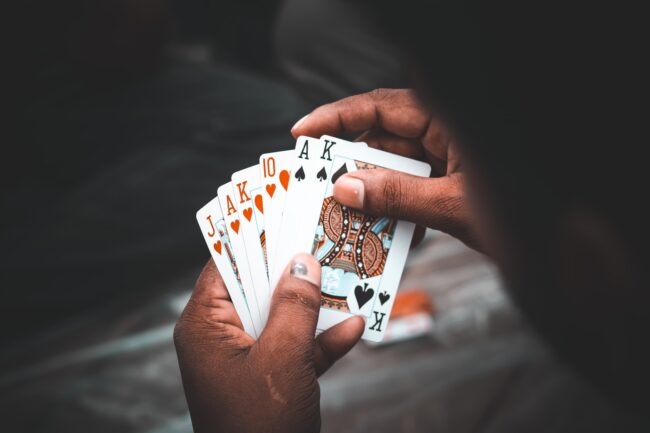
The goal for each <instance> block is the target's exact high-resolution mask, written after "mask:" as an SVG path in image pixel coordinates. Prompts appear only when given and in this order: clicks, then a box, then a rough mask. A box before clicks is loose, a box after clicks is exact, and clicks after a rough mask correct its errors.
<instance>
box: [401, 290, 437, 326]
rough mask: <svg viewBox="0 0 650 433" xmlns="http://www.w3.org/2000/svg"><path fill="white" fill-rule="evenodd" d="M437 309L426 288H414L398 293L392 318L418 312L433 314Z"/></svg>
mask: <svg viewBox="0 0 650 433" xmlns="http://www.w3.org/2000/svg"><path fill="white" fill-rule="evenodd" d="M434 311H435V308H434V305H433V301H432V300H431V296H429V293H428V292H427V291H426V290H423V289H414V290H406V291H400V292H398V293H397V297H396V298H395V303H394V304H393V312H392V314H391V320H393V319H396V318H398V317H404V316H410V315H412V314H418V313H428V314H433V313H434Z"/></svg>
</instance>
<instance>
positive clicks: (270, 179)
mask: <svg viewBox="0 0 650 433" xmlns="http://www.w3.org/2000/svg"><path fill="white" fill-rule="evenodd" d="M293 161H294V152H293V150H283V151H281V152H272V153H265V154H263V155H262V156H260V165H259V167H260V170H259V171H260V181H261V185H260V186H261V187H262V188H263V189H262V196H263V200H264V232H265V247H266V248H265V250H266V262H267V268H268V269H269V270H271V269H273V265H274V259H275V251H276V249H277V245H278V237H279V234H280V223H281V222H282V214H283V210H284V203H285V199H286V196H287V191H288V190H289V182H290V180H291V166H292V164H293Z"/></svg>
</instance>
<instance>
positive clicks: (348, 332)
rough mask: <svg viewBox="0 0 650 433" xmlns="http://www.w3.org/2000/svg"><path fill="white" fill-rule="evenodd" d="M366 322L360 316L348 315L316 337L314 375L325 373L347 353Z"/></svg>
mask: <svg viewBox="0 0 650 433" xmlns="http://www.w3.org/2000/svg"><path fill="white" fill-rule="evenodd" d="M365 327H366V322H365V320H364V319H363V317H361V316H355V317H350V318H349V319H346V320H345V321H343V322H341V323H339V324H338V325H336V326H334V327H332V328H330V329H328V330H327V331H325V332H323V333H322V334H320V335H319V336H318V338H316V347H315V349H314V366H315V368H316V375H317V376H320V375H321V374H323V373H325V372H326V371H327V370H328V369H329V368H330V367H331V366H332V365H333V364H334V363H335V362H336V361H338V360H339V359H340V358H341V357H343V355H345V354H346V353H348V352H349V351H350V349H352V348H353V347H354V345H355V344H357V342H358V341H359V339H360V338H361V336H362V335H363V331H364V329H365Z"/></svg>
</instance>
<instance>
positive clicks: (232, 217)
mask: <svg viewBox="0 0 650 433" xmlns="http://www.w3.org/2000/svg"><path fill="white" fill-rule="evenodd" d="M217 194H218V195H217V198H218V199H219V205H220V206H221V213H222V215H223V218H224V220H225V222H226V231H227V232H228V237H229V239H230V245H231V247H232V251H233V253H234V255H235V262H236V263H237V270H238V271H239V278H240V280H241V284H242V288H243V290H244V294H245V295H246V301H247V302H248V309H249V311H250V314H251V320H252V321H253V326H254V327H255V329H256V330H258V334H261V330H262V329H263V328H264V326H263V325H262V323H263V322H262V317H261V315H260V310H259V306H258V303H257V296H256V292H255V286H254V285H253V280H252V277H251V273H250V269H249V267H248V257H247V255H246V246H245V245H244V239H243V236H242V230H241V224H242V222H241V218H240V214H239V212H238V210H237V209H238V208H237V205H236V203H237V198H236V196H235V194H234V191H233V187H232V183H231V182H228V183H226V184H224V185H221V186H220V187H219V189H218V190H217Z"/></svg>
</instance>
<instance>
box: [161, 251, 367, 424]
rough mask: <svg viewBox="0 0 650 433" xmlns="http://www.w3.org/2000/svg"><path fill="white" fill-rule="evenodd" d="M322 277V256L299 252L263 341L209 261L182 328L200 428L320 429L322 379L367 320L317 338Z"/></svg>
mask: <svg viewBox="0 0 650 433" xmlns="http://www.w3.org/2000/svg"><path fill="white" fill-rule="evenodd" d="M319 282H320V264H319V263H318V261H316V259H314V258H313V257H312V256H310V255H308V254H299V255H298V256H296V257H295V258H294V260H293V262H292V264H291V265H290V266H289V267H288V268H287V269H286V270H285V272H284V274H283V276H282V278H281V279H280V282H279V283H278V286H277V288H276V290H275V292H274V294H273V299H272V302H271V311H270V315H269V320H268V323H267V325H266V328H265V329H264V331H263V333H262V335H261V336H260V338H259V339H258V340H257V341H255V340H254V339H253V338H252V337H251V336H250V335H248V334H246V332H244V330H243V327H242V324H241V322H240V320H239V316H238V315H237V313H236V311H235V308H234V307H233V304H232V303H231V302H230V300H229V298H228V292H227V290H226V288H225V286H224V283H223V280H222V279H221V276H220V275H219V272H218V271H217V269H216V267H215V265H214V263H213V262H212V260H210V261H209V262H208V264H207V265H206V266H205V268H204V269H203V272H202V273H201V275H200V276H199V279H198V281H197V283H196V287H195V289H194V293H193V294H192V297H191V298H190V300H189V302H188V304H187V306H186V307H185V310H184V311H183V314H182V316H181V318H180V320H179V321H178V323H177V325H176V329H175V330H174V343H175V345H176V351H177V353H178V363H179V366H180V370H181V375H182V378H183V387H184V388H185V395H186V397H187V403H188V406H189V408H190V414H191V416H192V424H193V426H194V430H195V431H196V432H199V433H200V432H216V431H218V432H221V433H224V432H263V431H264V432H267V431H273V432H275V431H278V432H292V431H296V432H298V431H299V432H317V431H320V407H319V404H320V388H319V386H318V381H317V378H318V376H320V375H321V374H323V373H324V372H325V371H326V370H327V369H328V368H329V367H331V366H332V364H333V363H334V362H335V361H336V360H338V359H339V358H340V357H341V356H343V355H344V354H346V353H347V352H348V351H349V350H350V349H351V348H352V347H353V346H354V344H355V343H356V342H357V341H358V340H359V339H360V338H361V334H362V333H363V330H364V326H365V324H364V321H363V319H362V318H361V317H353V318H350V319H348V320H346V321H345V322H342V323H340V324H339V325H337V326H335V327H333V328H330V329H329V330H327V331H325V332H323V333H322V334H320V335H319V336H318V337H317V338H314V333H315V331H316V323H317V321H318V312H319V309H320V284H319Z"/></svg>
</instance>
